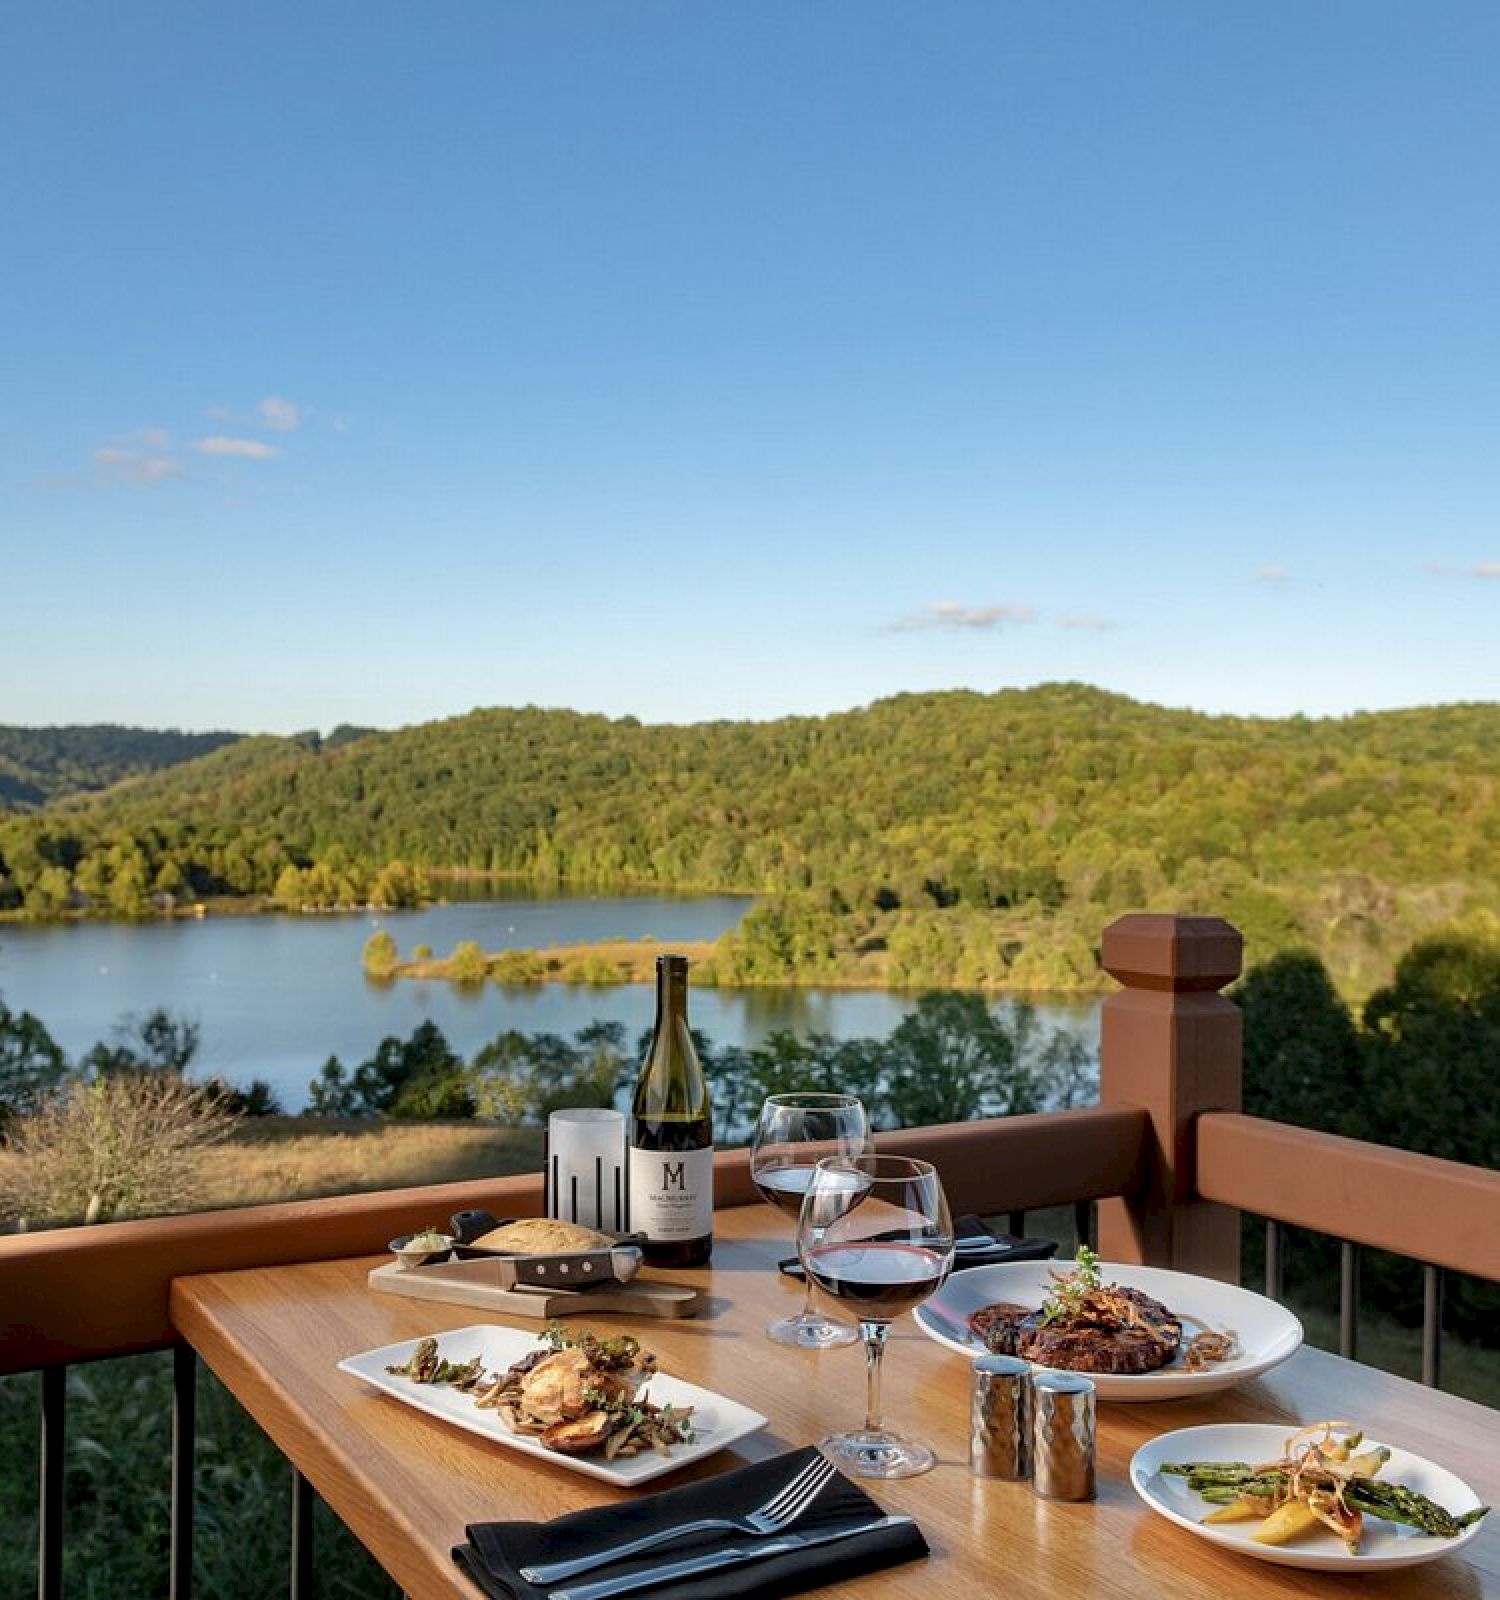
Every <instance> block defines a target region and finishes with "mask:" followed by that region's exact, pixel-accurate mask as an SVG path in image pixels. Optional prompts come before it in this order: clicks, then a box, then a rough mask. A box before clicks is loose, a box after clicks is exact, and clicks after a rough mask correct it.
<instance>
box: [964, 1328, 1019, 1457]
mask: <svg viewBox="0 0 1500 1600" xmlns="http://www.w3.org/2000/svg"><path fill="white" fill-rule="evenodd" d="M972 1384H973V1387H972V1389H971V1391H970V1407H969V1470H970V1471H971V1472H973V1473H975V1474H976V1475H977V1476H978V1477H981V1478H1012V1479H1014V1478H1029V1477H1030V1476H1031V1368H1030V1366H1029V1365H1028V1364H1027V1363H1026V1362H1024V1361H1021V1360H1018V1359H1017V1358H1016V1357H1015V1356H980V1358H979V1359H978V1360H977V1361H976V1362H975V1363H974V1374H973V1379H972Z"/></svg>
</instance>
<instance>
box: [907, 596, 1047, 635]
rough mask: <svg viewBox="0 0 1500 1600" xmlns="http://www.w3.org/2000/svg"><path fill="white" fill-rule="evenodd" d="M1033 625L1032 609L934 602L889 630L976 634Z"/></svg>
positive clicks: (956, 602)
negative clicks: (931, 630) (929, 629)
mask: <svg viewBox="0 0 1500 1600" xmlns="http://www.w3.org/2000/svg"><path fill="white" fill-rule="evenodd" d="M1035 621H1036V611H1035V609H1034V608H1033V607H1031V606H1018V605H998V606H965V605H960V604H959V603H958V601H956V600H935V601H933V602H932V604H931V605H926V606H923V607H922V609H921V610H920V611H914V612H910V613H909V614H908V615H906V616H904V617H901V618H900V619H898V620H897V621H896V622H893V623H891V624H890V626H891V628H892V629H894V630H895V631H897V632H899V633H909V632H913V631H915V630H918V629H923V628H940V629H942V630H944V631H945V632H949V633H958V632H961V631H963V630H965V629H972V630H974V631H976V632H994V631H995V630H996V629H999V628H1004V627H1008V626H1012V625H1019V624H1022V623H1027V622H1035Z"/></svg>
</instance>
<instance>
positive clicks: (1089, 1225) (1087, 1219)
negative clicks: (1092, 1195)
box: [1073, 1200, 1094, 1249]
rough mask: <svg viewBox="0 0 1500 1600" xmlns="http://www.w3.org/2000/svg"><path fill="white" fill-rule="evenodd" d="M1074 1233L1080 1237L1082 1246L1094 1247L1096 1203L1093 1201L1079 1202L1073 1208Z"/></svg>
mask: <svg viewBox="0 0 1500 1600" xmlns="http://www.w3.org/2000/svg"><path fill="white" fill-rule="evenodd" d="M1073 1232H1074V1233H1075V1234H1077V1236H1078V1242H1079V1244H1081V1245H1084V1244H1086V1245H1088V1246H1089V1248H1090V1249H1092V1248H1093V1245H1094V1202H1093V1201H1092V1200H1079V1201H1076V1202H1075V1203H1074V1206H1073Z"/></svg>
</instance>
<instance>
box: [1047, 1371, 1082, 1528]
mask: <svg viewBox="0 0 1500 1600" xmlns="http://www.w3.org/2000/svg"><path fill="white" fill-rule="evenodd" d="M1032 1390H1033V1396H1032V1410H1033V1424H1032V1487H1033V1488H1035V1490H1036V1492H1037V1493H1038V1494H1039V1495H1042V1496H1043V1497H1044V1498H1045V1499H1048V1500H1092V1499H1093V1498H1094V1386H1093V1384H1092V1383H1091V1382H1090V1381H1089V1380H1088V1379H1087V1378H1085V1377H1083V1376H1081V1375H1080V1374H1079V1373H1076V1372H1038V1373H1037V1374H1035V1376H1034V1377H1033V1378H1032Z"/></svg>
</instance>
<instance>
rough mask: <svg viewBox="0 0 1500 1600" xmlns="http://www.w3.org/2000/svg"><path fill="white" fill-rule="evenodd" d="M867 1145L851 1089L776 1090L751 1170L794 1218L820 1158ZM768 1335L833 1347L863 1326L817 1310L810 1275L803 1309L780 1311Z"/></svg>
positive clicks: (803, 1345)
mask: <svg viewBox="0 0 1500 1600" xmlns="http://www.w3.org/2000/svg"><path fill="white" fill-rule="evenodd" d="M869 1149H870V1119H869V1117H868V1116H866V1114H865V1108H864V1107H863V1106H862V1105H861V1104H860V1103H859V1101H858V1100H856V1099H855V1098H854V1096H853V1095H852V1094H773V1095H772V1096H771V1097H770V1099H768V1100H767V1101H766V1103H765V1104H764V1105H763V1106H762V1107H761V1108H760V1116H759V1117H758V1118H757V1119H756V1123H755V1137H754V1139H753V1140H752V1142H751V1146H750V1176H751V1178H752V1180H753V1181H754V1183H755V1187H756V1188H757V1189H759V1190H760V1193H761V1197H762V1199H765V1200H767V1201H769V1202H770V1203H771V1204H772V1205H773V1206H775V1207H776V1209H777V1210H778V1211H784V1212H786V1213H787V1214H788V1215H789V1216H791V1217H794V1218H795V1217H797V1216H798V1215H799V1213H800V1212H801V1210H802V1199H803V1196H804V1195H805V1194H806V1193H807V1187H808V1184H809V1183H810V1182H811V1181H812V1175H813V1169H814V1168H815V1167H816V1166H817V1164H818V1162H819V1161H821V1160H823V1159H824V1157H829V1156H857V1155H863V1154H864V1153H865V1152H866V1151H867V1150H869ZM804 1270H805V1269H804ZM766 1337H767V1338H768V1339H773V1340H774V1341H775V1342H776V1343H777V1344H788V1345H794V1346H796V1347H797V1348H799V1349H803V1350H830V1349H832V1348H833V1347H834V1346H835V1345H840V1344H853V1343H854V1341H855V1340H856V1339H858V1338H859V1330H858V1329H857V1328H855V1327H854V1326H852V1324H850V1323H847V1322H835V1321H834V1320H833V1319H832V1318H830V1317H824V1316H820V1315H819V1314H818V1312H817V1310H816V1309H815V1307H814V1305H813V1286H812V1279H811V1278H809V1279H808V1280H807V1296H806V1298H805V1299H804V1300H803V1302H802V1309H801V1311H800V1312H798V1314H797V1315H796V1316H795V1317H778V1318H777V1320H776V1321H775V1322H773V1323H771V1324H770V1325H769V1326H768V1327H767V1328H766Z"/></svg>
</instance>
